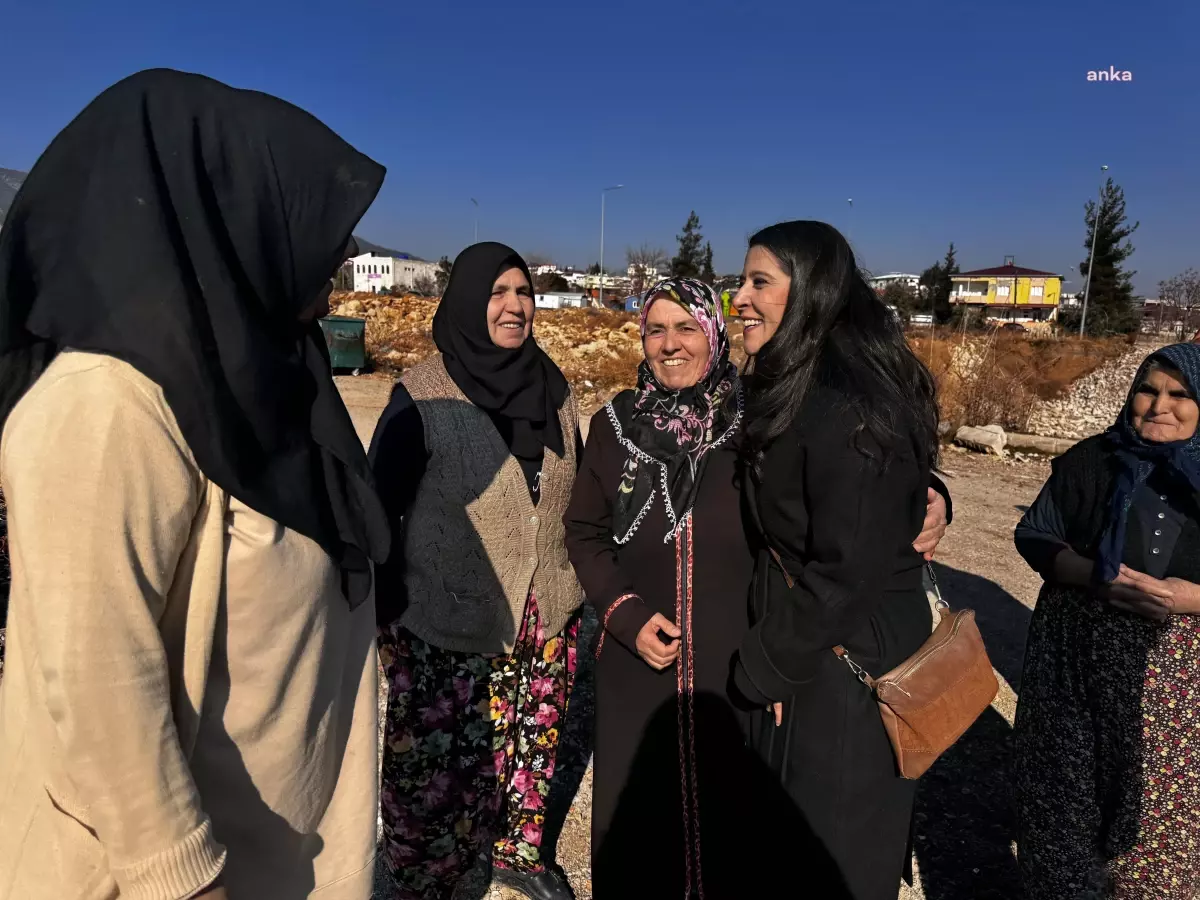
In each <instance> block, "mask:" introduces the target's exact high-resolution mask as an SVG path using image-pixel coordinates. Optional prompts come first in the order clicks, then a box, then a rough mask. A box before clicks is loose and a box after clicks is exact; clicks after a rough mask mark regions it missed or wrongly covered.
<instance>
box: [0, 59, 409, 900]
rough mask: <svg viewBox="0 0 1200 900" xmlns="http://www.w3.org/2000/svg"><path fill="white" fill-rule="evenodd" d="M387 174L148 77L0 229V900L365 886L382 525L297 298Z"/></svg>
mask: <svg viewBox="0 0 1200 900" xmlns="http://www.w3.org/2000/svg"><path fill="white" fill-rule="evenodd" d="M383 174H384V173H383V169H382V168H381V167H380V166H378V165H377V164H375V163H374V162H372V161H371V160H370V159H368V158H366V157H365V156H363V155H362V154H360V153H358V152H357V151H356V150H354V148H352V147H350V146H349V145H348V144H346V143H345V142H344V141H343V140H341V138H339V137H338V136H337V135H336V134H334V133H333V132H332V131H330V130H329V129H328V128H327V127H325V126H324V125H323V124H322V123H321V122H319V121H317V120H316V119H314V118H313V117H312V116H310V115H308V114H307V113H305V112H303V111H302V110H300V109H297V108H296V107H294V106H292V105H290V104H288V103H285V102H284V101H282V100H279V99H276V98H274V97H270V96H267V95H265V94H259V93H254V92H250V91H242V90H235V89H233V88H230V87H227V86H226V85H223V84H220V83H218V82H215V81H211V80H209V79H207V78H202V77H199V76H195V75H186V74H182V73H178V72H171V71H166V70H158V71H149V72H143V73H141V74H139V75H135V76H133V77H131V78H129V79H127V80H125V81H123V82H121V83H119V84H117V85H116V86H114V87H112V88H110V89H109V90H107V91H106V92H104V93H103V94H101V95H100V97H98V98H97V99H96V100H95V101H93V102H92V103H91V104H90V105H89V106H88V107H87V108H86V109H85V110H84V111H83V112H82V113H81V114H80V115H79V116H78V117H77V118H76V119H75V121H73V122H72V123H71V124H70V125H69V126H67V128H66V129H65V130H64V131H63V132H62V133H61V134H59V135H58V137H57V138H55V140H54V142H53V143H52V144H51V145H50V147H49V148H48V149H47V150H46V152H45V154H44V155H43V156H42V158H41V159H40V160H39V161H38V164H37V165H36V166H35V167H34V169H33V171H32V172H31V173H30V175H29V178H28V180H27V181H26V182H25V184H24V186H23V188H22V189H21V192H20V194H19V195H18V197H17V200H16V202H15V203H14V205H13V209H12V211H11V213H10V214H9V217H8V221H7V223H6V225H5V228H4V231H3V234H2V236H0V417H3V419H4V420H6V421H5V425H4V433H3V444H2V447H0V471H2V475H3V483H4V488H5V495H6V498H7V500H8V505H9V512H10V525H11V528H10V540H11V542H12V549H13V562H14V565H13V585H12V598H11V605H10V609H9V620H8V626H9V628H8V652H9V659H8V668H7V671H6V672H5V676H4V680H3V682H2V683H0V808H3V810H4V813H3V815H0V898H5V900H9V898H13V900H16V898H19V900H40V898H46V900H51V898H53V900H59V898H63V897H83V896H87V897H106V898H115V897H139V898H147V900H158V898H162V900H178V898H181V897H194V896H204V897H210V898H216V897H225V896H226V895H228V896H230V897H273V898H284V900H298V898H303V897H307V896H310V895H312V894H315V893H319V894H320V896H321V897H322V898H346V900H366V898H368V897H369V896H370V895H371V887H372V885H371V881H372V870H373V866H372V861H373V859H374V853H375V806H376V799H377V788H376V778H375V771H376V769H375V766H376V761H377V758H378V751H377V744H376V741H377V721H378V714H377V706H376V696H377V672H376V655H375V650H374V645H373V639H374V604H373V602H372V599H371V569H370V561H371V560H375V561H380V560H382V559H383V554H384V553H386V551H387V548H388V545H389V537H388V531H387V520H386V516H385V514H384V511H383V508H382V505H381V504H380V502H379V499H378V497H377V496H376V495H375V492H374V489H373V487H372V479H371V476H370V471H369V468H368V465H367V460H366V455H365V454H364V453H363V449H362V445H361V443H359V441H358V439H357V438H356V436H355V433H354V428H353V426H352V424H351V421H350V416H349V414H348V413H347V411H346V408H345V406H344V405H343V404H342V401H341V399H340V397H339V396H338V393H337V390H336V388H335V387H334V384H333V379H332V376H331V372H330V368H329V358H328V355H327V352H326V349H325V344H324V341H323V340H322V338H321V334H320V329H319V328H318V326H317V324H316V322H315V318H316V317H317V316H318V315H322V314H324V312H325V311H326V310H327V304H328V296H329V291H330V290H331V284H330V282H329V279H330V277H331V276H332V274H333V273H334V272H335V271H336V269H337V267H338V266H339V265H340V263H341V262H342V261H343V260H344V259H345V258H346V256H347V254H349V253H352V252H353V247H352V241H351V237H350V236H351V232H352V230H353V228H354V226H355V224H356V223H357V222H358V220H359V219H360V218H361V216H362V215H363V213H364V212H365V211H366V209H367V207H368V206H369V205H370V204H371V202H372V200H373V199H374V197H375V194H376V193H377V192H378V190H379V187H380V184H381V183H382V181H383Z"/></svg>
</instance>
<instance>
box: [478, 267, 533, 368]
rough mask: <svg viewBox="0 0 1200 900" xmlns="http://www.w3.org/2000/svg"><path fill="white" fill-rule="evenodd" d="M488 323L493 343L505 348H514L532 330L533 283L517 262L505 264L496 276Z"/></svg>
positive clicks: (527, 336) (523, 341)
mask: <svg viewBox="0 0 1200 900" xmlns="http://www.w3.org/2000/svg"><path fill="white" fill-rule="evenodd" d="M487 324H488V334H489V335H490V336H491V339H492V343H493V344H495V345H496V346H497V347H504V348H505V349H506V350H516V349H517V348H518V347H520V346H521V345H522V344H524V343H525V341H526V340H528V338H529V335H530V333H531V332H532V331H533V287H532V286H531V285H530V284H529V279H528V278H526V277H525V273H524V272H522V271H521V270H520V269H518V268H517V267H516V266H508V267H507V268H505V269H503V270H501V272H500V274H499V275H498V276H496V280H495V282H494V283H493V284H492V298H491V300H489V301H488V311H487Z"/></svg>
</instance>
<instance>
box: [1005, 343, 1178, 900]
mask: <svg viewBox="0 0 1200 900" xmlns="http://www.w3.org/2000/svg"><path fill="white" fill-rule="evenodd" d="M1198 386H1200V346H1198V345H1196V344H1176V345H1174V346H1170V347H1166V348H1164V349H1162V350H1159V351H1158V352H1157V353H1154V354H1152V355H1151V356H1150V357H1149V358H1148V359H1147V360H1146V361H1145V362H1144V363H1143V364H1142V366H1141V368H1140V369H1139V371H1138V374H1137V377H1136V378H1135V379H1134V382H1133V386H1132V389H1131V390H1130V393H1129V398H1128V400H1127V401H1126V403H1125V407H1124V408H1123V409H1122V411H1121V414H1120V416H1119V417H1118V419H1117V422H1116V424H1114V425H1113V427H1112V428H1110V429H1109V430H1108V431H1107V432H1105V433H1104V434H1101V435H1097V436H1096V437H1093V438H1089V439H1087V440H1085V441H1083V442H1081V443H1079V444H1078V445H1076V446H1075V447H1073V448H1072V449H1071V450H1069V451H1068V452H1067V453H1065V454H1064V455H1063V456H1061V457H1059V458H1058V459H1056V460H1055V461H1054V467H1053V472H1052V474H1051V476H1050V479H1049V481H1048V482H1047V483H1046V485H1045V487H1044V488H1042V492H1041V494H1040V495H1039V496H1038V498H1037V501H1036V502H1035V503H1034V504H1033V506H1032V507H1030V509H1029V511H1028V512H1027V513H1026V514H1025V516H1024V518H1023V519H1022V520H1021V523H1020V524H1019V525H1018V526H1017V531H1016V544H1017V549H1018V550H1019V551H1020V553H1021V555H1022V556H1023V557H1024V558H1025V560H1026V561H1027V562H1028V563H1029V564H1030V565H1031V566H1032V567H1033V568H1034V569H1036V570H1037V571H1038V572H1039V573H1040V574H1041V575H1042V577H1043V578H1045V580H1046V584H1045V587H1044V588H1043V589H1042V592H1041V596H1040V597H1039V598H1038V604H1037V608H1036V609H1035V610H1034V614H1033V620H1032V622H1031V624H1030V630H1029V644H1028V648H1027V650H1026V657H1025V672H1024V676H1023V679H1022V684H1021V700H1020V705H1019V707H1018V709H1017V720H1016V736H1015V737H1016V751H1017V761H1016V784H1017V812H1018V850H1019V857H1020V866H1021V872H1022V880H1023V881H1024V883H1025V891H1026V896H1027V897H1030V898H1033V900H1037V898H1043V897H1044V898H1056V900H1057V898H1064V897H1085V896H1086V897H1093V896H1096V897H1099V896H1105V897H1109V896H1112V897H1131V898H1132V897H1137V898H1141V897H1145V898H1151V897H1153V898H1155V900H1163V898H1180V900H1183V898H1192V897H1195V896H1197V891H1198V890H1200V709H1198V708H1197V707H1198V705H1200V703H1198V701H1200V679H1198V678H1197V676H1198V675H1200V502H1198V498H1200V494H1198V492H1200V434H1197V429H1196V425H1197V420H1198V419H1200V406H1198V405H1197V402H1196V390H1197V387H1198Z"/></svg>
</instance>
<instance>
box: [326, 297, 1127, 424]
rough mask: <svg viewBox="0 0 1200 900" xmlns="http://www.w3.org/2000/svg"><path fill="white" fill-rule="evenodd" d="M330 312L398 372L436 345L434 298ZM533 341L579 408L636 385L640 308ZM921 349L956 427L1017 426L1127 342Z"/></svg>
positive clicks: (583, 319)
mask: <svg viewBox="0 0 1200 900" xmlns="http://www.w3.org/2000/svg"><path fill="white" fill-rule="evenodd" d="M333 306H334V312H335V313H336V314H338V315H348V316H356V317H362V318H365V319H366V321H367V326H366V340H367V354H368V356H369V358H370V360H371V363H372V364H373V365H374V366H375V368H377V369H379V370H381V371H385V372H388V373H390V374H396V375H398V374H400V373H401V372H403V371H404V370H405V369H407V368H410V367H411V366H413V365H416V364H417V363H418V362H420V361H421V360H423V359H425V358H426V357H427V356H429V355H430V354H432V353H433V352H434V345H433V337H432V334H431V329H432V325H433V315H434V313H435V312H436V311H437V301H436V300H429V299H426V298H422V297H415V296H405V297H389V296H386V295H383V294H335V295H334V298H333ZM729 332H730V339H731V343H732V345H733V353H732V356H733V361H734V362H735V363H737V364H738V365H741V364H742V363H743V362H744V361H745V353H744V352H743V350H742V328H741V324H740V322H737V321H732V322H730V325H729ZM535 334H536V337H537V341H538V343H539V344H540V345H541V346H542V348H543V349H544V350H545V351H546V352H547V353H548V354H550V357H551V358H552V359H553V360H554V361H555V362H556V363H557V364H558V366H559V367H560V368H561V369H562V370H563V374H565V375H566V376H567V380H568V381H570V382H571V385H572V387H573V388H574V391H575V395H576V399H577V400H578V402H579V405H580V407H581V408H582V409H583V410H584V411H585V412H591V411H593V410H595V409H596V408H598V407H599V406H600V405H601V404H602V403H604V402H605V401H607V400H608V398H609V397H611V396H612V395H613V394H615V393H617V392H618V391H621V390H624V389H625V388H630V387H633V386H634V384H636V382H637V367H638V363H640V362H641V359H642V347H641V341H640V340H639V339H638V325H637V315H636V314H635V313H625V312H614V311H611V310H602V309H544V310H539V311H538V313H537V325H536V327H535ZM909 340H910V342H911V344H912V347H913V350H914V351H915V352H916V354H917V356H918V357H919V358H920V359H921V361H922V362H924V363H925V364H926V365H927V366H929V368H930V370H931V371H932V372H933V374H934V377H935V378H936V379H937V382H938V396H939V403H940V405H941V417H942V420H943V421H947V422H949V423H950V424H951V425H952V426H953V427H958V426H959V425H962V424H971V425H985V424H992V423H995V424H999V425H1003V426H1004V427H1005V428H1007V429H1010V430H1015V431H1022V430H1024V429H1025V428H1027V427H1028V424H1029V417H1030V414H1031V413H1032V412H1033V408H1034V404H1035V403H1036V402H1037V401H1038V400H1050V399H1053V398H1054V397H1057V396H1059V395H1060V394H1061V393H1062V392H1063V391H1064V390H1065V389H1066V388H1067V387H1068V386H1069V385H1070V384H1072V383H1073V382H1074V381H1076V380H1077V379H1079V378H1081V377H1083V376H1084V375H1087V374H1088V373H1089V372H1091V371H1093V370H1094V369H1096V368H1097V367H1099V366H1100V365H1102V364H1103V363H1105V362H1107V361H1108V360H1110V359H1113V358H1115V357H1118V356H1120V355H1121V354H1122V353H1123V352H1125V351H1126V350H1127V349H1128V347H1129V342H1128V340H1126V339H1124V338H1108V339H1104V340H1091V339H1088V340H1079V339H1077V338H1063V339H1057V340H1056V339H1053V338H1030V337H1025V336H1022V335H1019V334H1008V333H1001V332H998V331H995V332H991V333H990V334H961V333H957V334H956V333H955V332H953V331H950V330H944V331H938V332H936V333H935V334H934V335H933V336H932V337H931V336H930V335H929V333H928V332H922V333H921V334H913V335H910V337H909Z"/></svg>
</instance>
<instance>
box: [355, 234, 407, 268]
mask: <svg viewBox="0 0 1200 900" xmlns="http://www.w3.org/2000/svg"><path fill="white" fill-rule="evenodd" d="M354 240H356V241H358V249H359V250H361V251H362V252H363V253H379V254H382V255H383V256H392V257H395V258H397V259H415V260H420V261H422V262H423V261H424V260H421V257H419V256H416V255H415V254H412V253H405V252H404V251H402V250H392V249H390V248H388V247H381V246H380V245H379V244H374V243H372V242H371V241H368V240H367V239H366V238H364V237H359V236H358V235H357V234H356V235H355V236H354Z"/></svg>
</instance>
